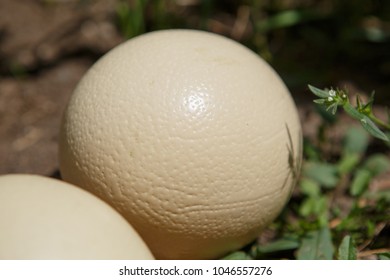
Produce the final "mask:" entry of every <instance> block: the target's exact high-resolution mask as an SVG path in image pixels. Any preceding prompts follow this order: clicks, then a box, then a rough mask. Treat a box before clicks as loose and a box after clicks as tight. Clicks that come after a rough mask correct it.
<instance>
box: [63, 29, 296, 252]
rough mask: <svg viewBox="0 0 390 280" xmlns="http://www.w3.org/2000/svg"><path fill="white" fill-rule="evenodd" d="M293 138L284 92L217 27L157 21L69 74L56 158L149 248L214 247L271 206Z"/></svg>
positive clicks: (250, 229)
mask: <svg viewBox="0 0 390 280" xmlns="http://www.w3.org/2000/svg"><path fill="white" fill-rule="evenodd" d="M288 131H289V132H290V133H291V141H290V139H289V137H288ZM300 140H301V131H300V123H299V119H298V115H297V110H296V107H295V105H294V103H293V100H292V98H291V96H290V94H289V92H288V90H287V89H286V87H285V85H284V84H283V82H282V81H281V79H280V78H279V77H278V75H277V74H276V73H275V72H274V71H273V70H272V69H271V68H270V67H269V66H268V64H267V63H266V62H264V61H263V60H262V59H261V58H260V57H258V56H257V55H256V54H254V53H253V52H251V51H250V50H249V49H247V48H245V47H244V46H242V45H240V44H238V43H236V42H234V41H232V40H230V39H227V38H224V37H222V36H219V35H215V34H211V33H206V32H201V31H190V30H168V31H158V32H152V33H149V34H146V35H142V36H139V37H136V38H134V39H131V40H129V41H127V42H125V43H123V44H122V45H120V46H118V47H116V48H115V49H113V50H112V51H110V52H109V53H108V54H107V55H105V56H104V57H103V58H102V59H100V60H99V61H98V62H97V63H96V64H95V65H94V66H93V67H92V68H91V69H90V70H89V72H88V73H87V74H86V75H85V77H83V79H82V80H81V81H80V83H79V85H78V87H77V88H76V90H75V92H74V94H73V96H72V98H71V100H70V103H69V105H68V108H67V111H66V114H65V116H64V120H63V126H62V129H61V142H60V159H61V160H60V166H61V167H60V168H61V173H62V175H63V177H64V178H65V179H66V180H67V181H69V182H72V183H74V184H77V185H79V186H82V187H83V188H85V189H87V190H89V191H91V192H93V193H95V194H96V195H98V196H99V197H101V198H102V199H104V200H106V201H107V202H109V203H110V204H111V205H113V206H114V207H115V208H116V209H117V210H118V211H120V213H122V214H123V215H124V216H125V217H126V219H127V220H128V221H129V222H130V223H131V224H132V225H133V226H134V227H135V228H136V229H137V231H138V232H139V233H140V234H141V236H142V237H143V238H144V240H145V241H146V243H147V244H148V245H149V247H150V248H151V250H152V252H153V253H154V255H155V256H156V257H157V258H163V259H165V258H167V259H179V258H183V259H186V258H216V257H219V256H221V255H223V254H225V253H226V252H229V251H231V250H234V249H237V248H239V247H241V246H243V245H244V244H247V243H248V242H250V241H251V240H253V239H254V238H255V237H256V236H257V235H258V233H259V232H260V230H261V229H262V228H264V227H265V226H266V225H267V224H269V223H270V222H271V221H272V220H273V219H274V218H275V217H276V216H277V215H278V213H279V212H280V211H281V209H282V207H283V206H284V205H285V203H286V201H287V199H288V197H289V194H290V192H291V189H292V187H293V182H294V178H293V177H294V176H293V171H292V169H291V167H290V166H289V164H288V157H289V149H290V150H291V151H293V153H294V155H293V157H294V159H295V167H294V168H296V169H299V158H300V156H301V147H300Z"/></svg>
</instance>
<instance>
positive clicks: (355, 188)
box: [350, 169, 372, 196]
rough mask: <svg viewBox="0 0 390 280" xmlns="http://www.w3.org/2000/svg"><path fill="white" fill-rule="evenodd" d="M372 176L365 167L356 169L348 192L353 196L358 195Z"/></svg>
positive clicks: (365, 187)
mask: <svg viewBox="0 0 390 280" xmlns="http://www.w3.org/2000/svg"><path fill="white" fill-rule="evenodd" d="M371 178H372V173H371V172H370V171H369V170H367V169H358V170H357V171H356V173H355V176H354V177H353V180H352V183H351V187H350V193H351V195H353V196H360V195H361V194H363V192H364V191H365V190H366V189H367V187H368V184H369V183H370V180H371Z"/></svg>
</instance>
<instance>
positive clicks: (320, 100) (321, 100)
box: [313, 99, 325, 104]
mask: <svg viewBox="0 0 390 280" xmlns="http://www.w3.org/2000/svg"><path fill="white" fill-rule="evenodd" d="M313 102H314V103H317V104H324V103H325V99H314V100H313Z"/></svg>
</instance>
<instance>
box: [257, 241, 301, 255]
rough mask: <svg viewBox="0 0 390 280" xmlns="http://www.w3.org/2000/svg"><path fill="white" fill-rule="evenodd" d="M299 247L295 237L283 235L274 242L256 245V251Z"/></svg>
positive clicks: (263, 251)
mask: <svg viewBox="0 0 390 280" xmlns="http://www.w3.org/2000/svg"><path fill="white" fill-rule="evenodd" d="M298 247H299V241H298V239H296V238H291V237H290V238H289V237H284V238H282V239H279V240H276V241H274V242H271V243H268V244H265V245H258V246H256V252H257V253H260V254H267V253H273V252H279V251H286V250H293V249H296V248H298Z"/></svg>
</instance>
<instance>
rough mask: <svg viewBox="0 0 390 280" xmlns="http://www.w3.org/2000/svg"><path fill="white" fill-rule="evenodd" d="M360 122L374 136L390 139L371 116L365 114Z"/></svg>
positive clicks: (384, 139)
mask: <svg viewBox="0 0 390 280" xmlns="http://www.w3.org/2000/svg"><path fill="white" fill-rule="evenodd" d="M360 123H361V124H362V126H363V127H364V129H365V130H367V131H368V132H369V133H370V134H371V135H372V136H374V137H376V138H378V139H381V140H383V141H389V138H387V136H386V134H384V133H383V132H382V131H381V130H380V129H379V128H378V127H377V126H376V124H375V123H374V122H373V121H372V120H371V119H370V118H369V117H367V116H364V117H363V118H362V119H360Z"/></svg>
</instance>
